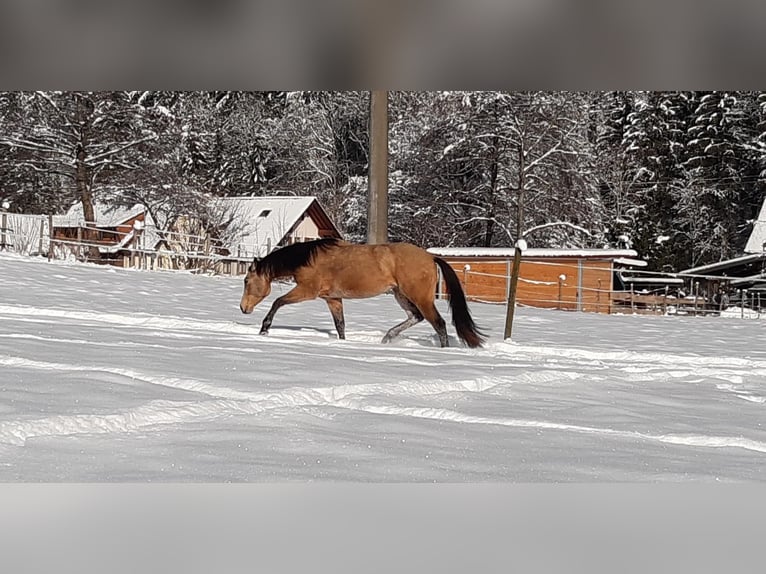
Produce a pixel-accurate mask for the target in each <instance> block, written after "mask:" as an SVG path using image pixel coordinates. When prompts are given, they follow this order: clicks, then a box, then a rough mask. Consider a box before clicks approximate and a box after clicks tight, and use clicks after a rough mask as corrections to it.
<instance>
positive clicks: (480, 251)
mask: <svg viewBox="0 0 766 574" xmlns="http://www.w3.org/2000/svg"><path fill="white" fill-rule="evenodd" d="M428 252H429V253H432V254H434V255H438V256H440V257H513V256H514V254H515V248H513V247H431V248H430V249H428ZM521 254H522V256H523V257H524V258H526V259H534V258H551V257H580V258H594V259H598V258H604V259H616V258H621V257H622V258H625V257H627V258H630V257H636V256H637V255H638V253H637V252H636V251H635V250H633V249H535V248H532V249H524V250H523V251H522V252H521Z"/></svg>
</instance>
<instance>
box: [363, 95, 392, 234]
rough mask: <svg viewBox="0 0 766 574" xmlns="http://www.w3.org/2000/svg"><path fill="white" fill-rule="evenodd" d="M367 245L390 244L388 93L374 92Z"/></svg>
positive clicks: (372, 96) (371, 110) (371, 98)
mask: <svg viewBox="0 0 766 574" xmlns="http://www.w3.org/2000/svg"><path fill="white" fill-rule="evenodd" d="M368 186H369V196H368V203H367V242H368V243H386V242H387V241H388V92H387V91H381V90H376V91H372V92H370V169H369V174H368Z"/></svg>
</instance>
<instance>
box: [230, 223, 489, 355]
mask: <svg viewBox="0 0 766 574" xmlns="http://www.w3.org/2000/svg"><path fill="white" fill-rule="evenodd" d="M437 265H438V267H439V268H440V269H441V272H442V276H443V277H444V280H445V283H446V285H447V293H448V294H449V296H450V298H449V305H450V311H451V314H452V323H453V325H454V326H455V329H456V331H457V335H458V338H459V339H460V340H461V341H463V343H465V344H466V345H467V346H468V347H481V346H482V344H483V343H484V342H485V339H486V337H485V335H484V334H483V333H482V332H481V331H480V330H479V329H478V328H477V326H476V324H475V323H474V321H473V318H472V317H471V313H470V312H469V310H468V305H467V303H466V298H465V293H464V292H463V288H462V287H461V285H460V281H459V280H458V277H457V275H456V274H455V271H454V270H453V269H452V267H450V265H449V263H447V262H446V261H444V260H443V259H441V258H439V257H435V256H434V255H431V254H430V253H428V252H427V251H425V250H424V249H421V248H420V247H417V246H415V245H412V244H410V243H382V244H374V245H367V244H354V243H348V242H346V241H342V240H338V239H334V238H325V239H317V240H314V241H307V242H304V243H294V244H292V245H288V246H286V247H282V248H279V249H276V250H275V251H273V252H271V253H270V254H269V255H267V256H266V257H264V258H263V259H258V258H256V259H254V260H253V262H252V264H251V265H250V266H249V268H248V271H247V274H246V275H245V288H244V292H243V294H242V300H241V301H240V304H239V308H240V310H241V311H242V312H243V313H245V314H249V313H252V312H253V309H254V308H255V306H256V305H257V304H258V303H260V302H261V301H262V300H263V299H264V298H266V297H267V296H268V295H269V293H271V282H272V281H274V280H276V279H288V278H292V279H293V280H294V281H295V287H293V288H292V289H291V290H290V291H289V292H288V293H286V294H285V295H282V296H281V297H279V298H277V299H276V300H275V301H274V303H273V304H272V306H271V309H269V312H268V313H267V314H266V316H265V317H264V319H263V323H262V325H261V331H260V334H261V335H266V334H268V332H269V329H270V328H271V323H272V321H273V320H274V314H275V313H276V312H277V310H278V309H279V308H281V307H283V306H285V305H290V304H293V303H300V302H301V301H309V300H313V299H317V298H320V299H324V300H325V302H326V303H327V306H328V307H329V309H330V314H331V315H332V318H333V321H334V322H335V328H336V330H337V332H338V338H339V339H345V338H346V329H345V318H344V316H343V299H363V298H367V297H375V296H377V295H381V294H383V293H393V295H394V298H395V299H396V302H397V303H398V304H399V305H400V306H401V307H402V309H404V312H405V313H406V314H407V318H406V319H405V320H404V321H403V322H401V323H399V324H398V325H395V326H394V327H392V328H391V329H390V330H389V331H388V332H387V333H386V335H385V336H384V337H383V341H382V342H383V343H388V342H390V341H391V340H393V339H394V338H395V337H397V336H399V335H400V334H401V333H402V332H403V331H404V330H405V329H408V328H410V327H412V326H413V325H416V324H417V323H420V322H421V321H422V320H423V319H425V320H426V321H428V322H429V323H430V324H431V326H432V327H433V328H434V330H435V331H436V334H437V335H438V337H439V343H440V345H441V346H442V347H447V346H449V342H448V339H447V328H446V326H445V323H444V319H443V318H442V316H441V315H440V314H439V311H438V310H437V309H436V305H435V304H434V298H435V293H436V283H437V281H438V273H437V270H436V267H437Z"/></svg>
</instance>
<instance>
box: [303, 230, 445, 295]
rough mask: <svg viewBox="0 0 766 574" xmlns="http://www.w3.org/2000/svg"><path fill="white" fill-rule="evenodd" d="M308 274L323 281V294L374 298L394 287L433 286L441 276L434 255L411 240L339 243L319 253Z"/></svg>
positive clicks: (314, 279) (406, 288) (409, 289)
mask: <svg viewBox="0 0 766 574" xmlns="http://www.w3.org/2000/svg"><path fill="white" fill-rule="evenodd" d="M306 273H307V274H309V273H310V274H312V277H311V278H310V280H313V281H316V282H317V283H318V284H319V287H318V288H319V291H320V296H321V297H348V298H363V297H373V296H375V295H379V294H381V293H385V292H386V291H389V290H390V289H392V288H394V287H400V288H401V289H402V290H403V291H405V292H407V291H413V290H415V289H416V288H417V287H418V286H420V285H427V286H428V288H429V289H430V288H431V286H432V285H435V282H436V276H437V275H436V269H435V266H434V263H433V257H432V256H431V255H429V254H428V253H427V252H426V251H425V250H424V249H421V248H420V247H417V246H415V245H412V244H410V243H382V244H353V243H345V242H343V243H339V244H338V245H337V246H335V247H334V248H332V249H329V250H327V251H326V252H323V253H321V254H318V255H317V259H316V265H314V266H312V269H311V270H308V269H307V270H306ZM306 280H309V279H308V278H307V279H306Z"/></svg>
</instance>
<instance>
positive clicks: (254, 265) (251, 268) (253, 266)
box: [250, 257, 260, 271]
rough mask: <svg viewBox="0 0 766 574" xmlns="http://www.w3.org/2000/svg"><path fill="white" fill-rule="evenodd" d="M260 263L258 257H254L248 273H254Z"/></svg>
mask: <svg viewBox="0 0 766 574" xmlns="http://www.w3.org/2000/svg"><path fill="white" fill-rule="evenodd" d="M259 261H260V258H259V257H256V258H255V259H253V262H252V263H251V264H250V271H255V270H257V269H258V262H259Z"/></svg>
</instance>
